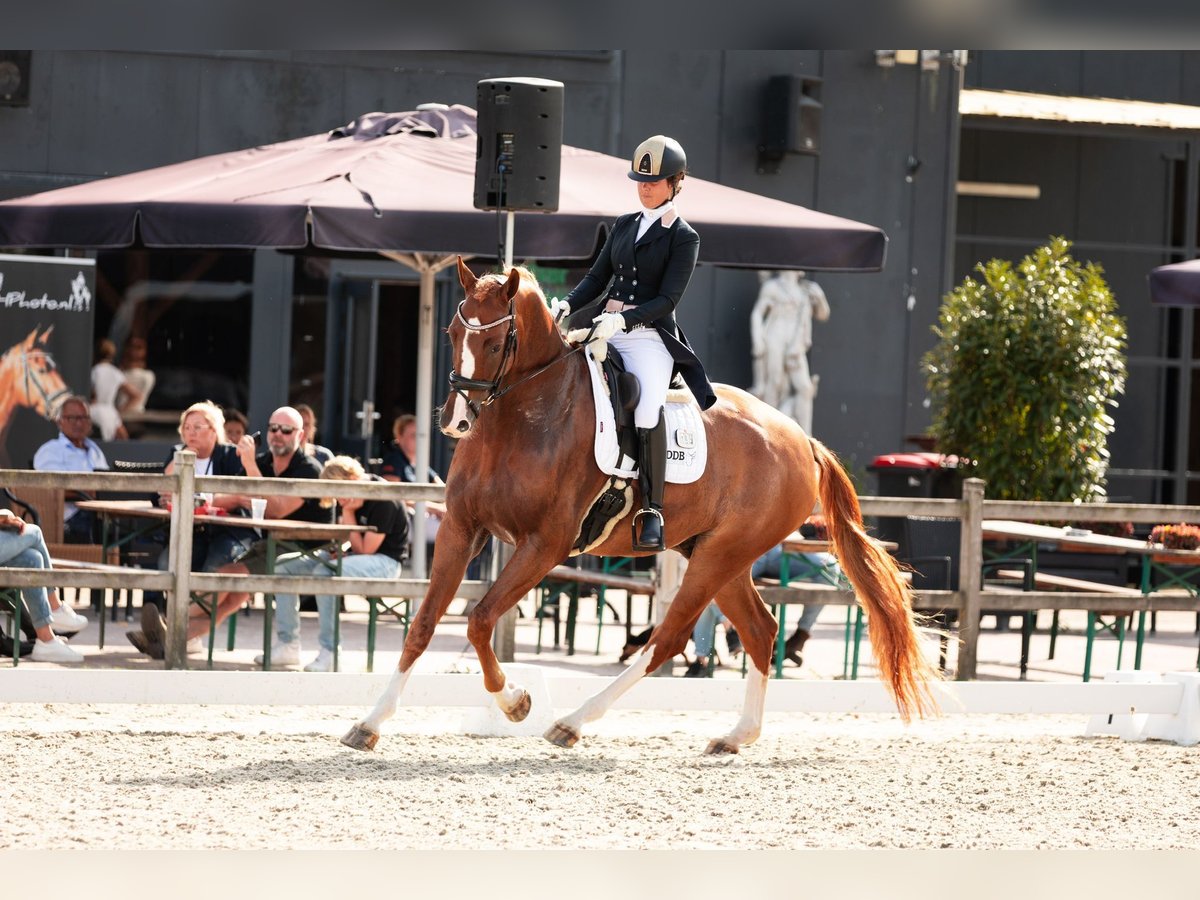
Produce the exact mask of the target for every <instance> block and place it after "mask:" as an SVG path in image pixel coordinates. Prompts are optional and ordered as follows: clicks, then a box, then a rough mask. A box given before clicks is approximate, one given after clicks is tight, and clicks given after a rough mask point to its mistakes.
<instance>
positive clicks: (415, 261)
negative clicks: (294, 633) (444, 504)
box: [383, 252, 458, 615]
mask: <svg viewBox="0 0 1200 900" xmlns="http://www.w3.org/2000/svg"><path fill="white" fill-rule="evenodd" d="M383 255H384V256H386V257H388V258H389V259H394V260H395V261H396V262H399V263H403V264H404V265H406V266H408V267H409V268H410V269H413V270H414V271H416V272H418V273H419V274H420V276H421V293H420V304H421V309H420V312H419V314H418V317H417V322H418V326H417V328H418V332H417V460H416V462H417V464H416V476H417V481H419V482H422V483H424V482H427V481H429V440H430V427H431V425H432V423H433V341H434V332H435V331H436V329H437V322H436V321H435V316H434V287H435V278H436V276H437V273H438V272H440V271H441V270H442V269H444V268H446V267H447V266H452V265H454V264H455V262H456V260H457V259H458V257H457V256H443V257H440V258H438V257H429V256H426V255H425V254H422V253H390V252H385V253H383ZM415 506H416V508H415V514H414V516H413V540H412V573H413V577H414V578H425V577H427V575H428V561H427V560H426V558H425V503H424V501H420V502H418V503H417V504H416V505H415ZM417 603H419V601H416V602H415V603H414V609H413V614H414V615H415V614H416V609H415V606H416V605H417Z"/></svg>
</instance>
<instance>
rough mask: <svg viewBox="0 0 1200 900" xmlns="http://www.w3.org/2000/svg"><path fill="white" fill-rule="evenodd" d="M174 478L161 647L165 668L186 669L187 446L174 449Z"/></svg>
mask: <svg viewBox="0 0 1200 900" xmlns="http://www.w3.org/2000/svg"><path fill="white" fill-rule="evenodd" d="M175 478H176V486H175V493H174V494H172V499H171V536H170V544H169V545H168V546H169V551H168V557H167V558H168V560H169V563H168V565H167V568H168V569H170V571H171V574H172V575H174V576H175V587H174V589H172V590H171V592H170V593H169V594H168V595H167V646H166V648H165V650H166V664H167V668H168V669H186V668H187V626H188V605H189V603H190V602H191V597H192V590H191V582H192V525H193V518H194V517H195V513H196V510H195V505H194V503H195V499H194V498H195V492H196V454H195V453H193V452H192V451H191V450H177V451H175ZM142 602H145V601H144V600H143V601H142ZM214 615H215V610H214Z"/></svg>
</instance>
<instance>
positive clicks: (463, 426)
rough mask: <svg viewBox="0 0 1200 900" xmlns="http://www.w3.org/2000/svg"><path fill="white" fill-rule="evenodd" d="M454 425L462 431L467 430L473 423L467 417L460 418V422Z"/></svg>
mask: <svg viewBox="0 0 1200 900" xmlns="http://www.w3.org/2000/svg"><path fill="white" fill-rule="evenodd" d="M454 427H455V428H457V429H458V430H459V431H460V432H466V430H467V429H468V428H470V427H471V424H470V423H469V422H468V421H467V420H466V419H459V420H458V424H457V425H456V426H454Z"/></svg>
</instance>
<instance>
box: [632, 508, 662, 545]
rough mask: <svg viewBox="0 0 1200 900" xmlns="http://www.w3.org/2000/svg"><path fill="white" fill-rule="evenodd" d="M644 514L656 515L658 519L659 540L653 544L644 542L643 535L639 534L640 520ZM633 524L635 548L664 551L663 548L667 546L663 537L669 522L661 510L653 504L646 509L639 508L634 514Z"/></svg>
mask: <svg viewBox="0 0 1200 900" xmlns="http://www.w3.org/2000/svg"><path fill="white" fill-rule="evenodd" d="M642 516H654V517H655V518H657V519H658V541H657V542H656V543H653V544H647V543H643V541H642V538H641V535H639V534H638V522H639V521H640V520H641V518H642ZM631 524H632V526H633V549H634V550H656V551H662V550H665V549H666V546H664V540H663V538H664V535H665V534H666V525H667V522H666V520H665V519H664V518H663V514H662V513H661V512H659V511H658V510H657V509H655V508H654V507H652V506H651V507H647V508H646V509H639V510H638V511H637V512H635V513H634V514H633V521H632V523H631Z"/></svg>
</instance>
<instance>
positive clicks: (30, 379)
mask: <svg viewBox="0 0 1200 900" xmlns="http://www.w3.org/2000/svg"><path fill="white" fill-rule="evenodd" d="M32 353H37V354H39V355H41V356H42V357H43V358H44V359H45V360H46V361H47V362H48V363H49V364H50V366H51V367H53V366H54V357H52V356H51V355H50V354H49V353H47V352H46V351H45V350H34V351H32ZM31 355H32V354H31V352H30V351H28V350H22V351H21V366H22V368H23V369H24V373H23V375H24V379H25V396H26V397H28V398H29V399H30V400H32V399H33V398H34V394H33V392H32V391H31V390H30V387H31V386H32V387H34V388H37V396H39V397H41V398H42V402H43V403H44V404H45V405H46V415H47V416H49V415H51V414H53V412H54V410H55V401H57V400H59V399H61V398H63V397H67V396H69V395H70V393H71V389H70V388H67V387H64V388H63V389H62V390H61V391H55V392H54V393H53V394H51V393H49V392H48V391H47V390H46V388H45V386H44V385H43V384H42V382H41V381H40V380H39V379H38V377H37V374H36V373H35V372H34V370H33V365H32V363H31V362H30V359H29V357H30V356H31Z"/></svg>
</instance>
